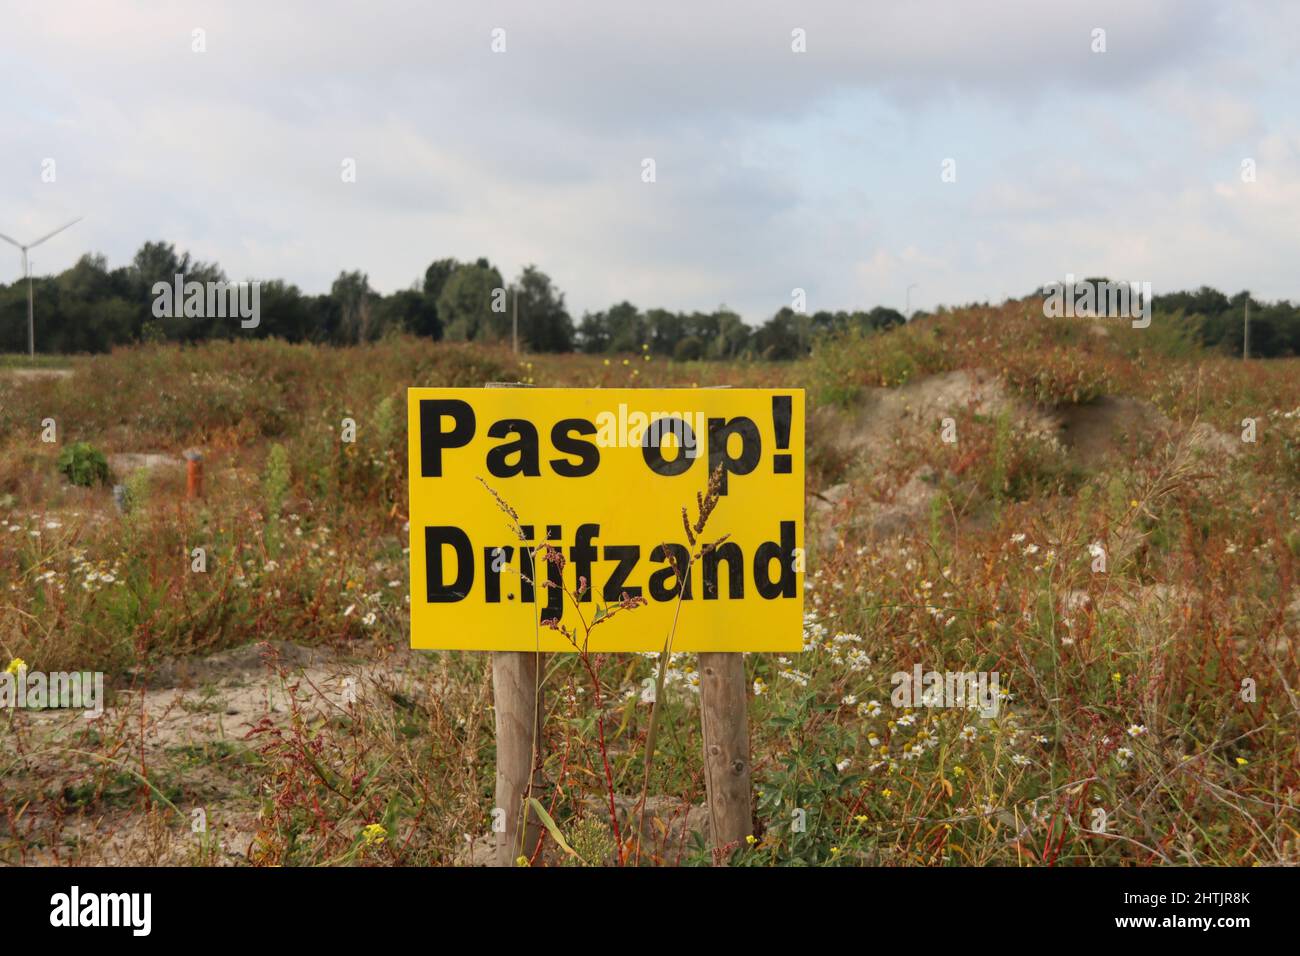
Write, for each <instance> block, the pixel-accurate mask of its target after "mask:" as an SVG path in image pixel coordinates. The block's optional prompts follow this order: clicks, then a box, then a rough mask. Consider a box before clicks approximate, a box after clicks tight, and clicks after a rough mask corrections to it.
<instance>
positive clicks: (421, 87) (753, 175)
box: [0, 0, 1300, 322]
mask: <svg viewBox="0 0 1300 956" xmlns="http://www.w3.org/2000/svg"><path fill="white" fill-rule="evenodd" d="M0 15H2V19H0V22H2V23H3V24H4V28H3V31H0V78H2V79H3V89H4V96H3V102H4V104H5V106H6V110H5V113H6V115H5V117H4V122H3V123H2V124H0V232H4V233H7V234H9V235H12V236H15V237H16V238H19V239H25V238H28V237H35V236H37V235H40V234H42V233H44V232H47V231H49V230H50V229H52V228H54V227H55V226H57V225H60V224H61V223H62V222H63V221H65V220H66V219H68V218H71V217H73V216H77V215H84V216H86V220H85V222H82V223H80V224H78V225H77V226H75V227H74V228H73V229H71V230H69V231H68V232H66V233H64V234H62V235H60V236H58V237H57V238H55V239H53V240H51V241H50V242H49V243H48V244H46V245H44V246H42V247H40V248H39V249H37V250H35V251H34V252H33V253H32V255H33V259H34V262H35V270H36V272H37V273H38V274H39V273H47V272H52V271H57V270H61V269H63V268H66V267H67V266H69V265H71V264H72V263H73V262H75V261H76V259H77V257H78V256H80V255H81V254H82V253H84V252H87V251H96V252H102V253H104V254H105V255H106V256H107V257H108V260H109V264H110V266H117V265H122V264H125V263H126V262H127V261H129V259H130V257H131V256H132V254H133V253H134V251H135V250H136V249H137V248H138V247H139V245H140V244H141V243H142V242H143V241H144V240H146V239H166V240H168V241H172V242H175V243H176V245H177V247H178V248H180V249H187V250H189V251H191V252H192V253H193V254H194V255H195V256H197V257H198V258H200V259H204V260H216V261H217V262H219V263H220V264H221V265H222V266H223V267H224V268H225V270H226V272H227V273H228V275H230V276H231V278H237V279H248V278H273V277H278V278H285V279H288V280H290V281H292V282H295V283H297V284H298V285H299V286H301V287H302V289H303V290H304V291H307V292H322V291H325V290H327V289H328V287H329V283H330V281H331V280H332V279H333V277H334V276H335V275H337V274H338V272H339V271H340V270H342V269H361V270H363V271H365V272H367V273H368V274H369V276H370V281H371V284H372V286H374V287H375V288H377V289H379V290H380V291H383V292H391V291H393V290H395V289H398V288H403V287H406V286H409V285H410V284H411V283H412V282H413V281H415V280H416V279H418V278H419V277H421V276H422V275H423V272H424V268H425V266H426V265H428V263H429V262H430V261H431V260H433V259H435V258H440V257H444V256H454V257H456V258H460V259H473V258H475V257H477V256H480V255H485V256H488V257H489V258H490V259H491V260H492V261H493V262H494V263H495V264H497V265H498V266H499V267H500V268H501V269H502V271H503V273H505V274H506V275H507V277H512V276H514V275H515V274H517V272H518V270H519V268H520V267H521V266H523V265H525V264H527V263H536V264H537V265H538V266H540V267H541V268H542V269H543V270H544V271H545V272H547V273H548V274H549V275H550V276H551V277H552V278H553V279H554V280H555V281H556V283H557V284H558V285H559V286H560V288H561V289H562V290H563V291H564V292H565V293H566V295H567V299H568V303H569V307H570V311H571V312H573V313H574V315H575V317H577V316H579V315H580V314H581V313H582V312H583V311H584V310H588V309H599V308H604V307H605V306H607V305H609V304H611V303H613V302H615V301H618V300H621V299H625V298H626V299H630V300H631V301H633V302H635V303H636V304H638V305H640V306H642V307H650V306H664V307H667V308H674V309H712V308H714V307H716V306H718V305H720V304H724V303H725V304H726V305H729V306H731V307H732V308H735V309H737V310H738V311H739V312H740V313H741V314H742V315H743V316H744V317H745V318H746V319H747V320H749V321H751V322H757V321H761V320H762V319H764V318H766V317H767V316H768V315H770V314H771V313H772V312H773V311H775V310H776V309H777V308H778V307H780V306H781V305H784V304H789V302H790V298H791V290H792V289H794V288H796V287H798V288H802V289H805V290H806V292H807V302H808V308H809V310H810V311H815V310H817V309H822V308H830V309H836V308H855V307H870V306H872V305H875V304H879V303H883V304H886V305H890V306H893V307H895V308H902V306H903V303H904V297H905V290H906V288H907V287H908V286H909V285H911V284H913V283H915V284H916V286H917V288H916V289H915V290H914V292H913V293H912V305H913V307H925V308H931V307H933V306H935V305H936V304H939V303H949V304H952V303H960V302H967V301H972V300H983V299H1000V298H1001V297H1002V296H1005V295H1010V294H1017V295H1019V294H1023V293H1025V292H1028V291H1030V290H1031V289H1033V288H1035V287H1036V286H1038V285H1040V284H1042V283H1044V282H1048V281H1051V280H1052V279H1059V278H1062V277H1063V276H1064V275H1065V274H1066V273H1067V272H1070V273H1074V274H1076V275H1079V276H1084V275H1099V274H1105V275H1109V276H1111V277H1112V278H1116V279H1131V280H1145V281H1150V282H1151V283H1152V284H1153V287H1154V290H1155V291H1156V292H1157V293H1159V292H1161V291H1170V290H1172V289H1176V288H1183V287H1191V286H1196V285H1200V284H1202V283H1206V284H1210V285H1214V286H1217V287H1219V288H1221V289H1224V290H1225V291H1229V292H1233V291H1237V290H1239V289H1242V288H1249V289H1250V290H1252V291H1253V292H1254V293H1255V294H1256V295H1257V296H1260V297H1263V298H1269V299H1273V298H1291V299H1300V243H1298V242H1297V239H1296V236H1297V232H1298V230H1300V3H1296V2H1278V3H1264V2H1214V3H1211V2H1201V0H1150V2H1144V0H1092V2H1087V3H1073V2H1061V0H1053V2H1046V0H1023V2H1022V0H1014V2H1000V3H987V4H985V3H978V2H976V0H933V2H926V0H907V2H897V0H895V2H888V3H884V2H876V0H834V2H827V0H823V2H817V0H797V2H788V3H776V2H763V0H743V2H721V0H686V2H674V0H659V2H633V0H618V2H614V0H593V2H567V0H551V2H538V0H527V2H510V3H505V2H491V0H472V2H471V0H463V2H456V3H446V2H438V0H432V2H431V0H419V2H414V0H412V2H384V0H365V2H353V3H348V4H341V3H333V2H322V0H312V2H286V0H259V2H243V0H234V2H232V0H222V2H210V3H186V2H168V3H165V4H164V3H160V2H144V0H142V2H136V3H127V2H109V0H97V2H86V3H80V2H59V3H49V2H47V0H40V2H31V3H27V2H9V0H3V2H0ZM497 28H500V29H502V30H504V31H505V47H506V49H505V52H503V53H494V52H493V50H492V42H493V36H492V32H493V30H494V29H497ZM1096 28H1102V29H1104V30H1105V45H1106V51H1105V52H1104V53H1096V52H1093V46H1094V44H1095V42H1096V41H1095V40H1094V34H1093V31H1094V30H1095V29H1096ZM196 29H201V30H203V31H205V32H204V42H205V43H206V51H205V52H201V53H197V52H194V51H193V49H192V48H193V46H194V44H195V39H194V31H195V30H196ZM796 29H799V30H803V31H805V36H806V52H803V53H797V52H794V51H793V50H792V43H793V42H794V41H793V40H792V31H794V30H796ZM646 158H653V160H654V161H655V173H656V181H655V182H653V183H646V182H643V181H642V169H643V163H642V161H643V160H644V159H646ZM48 159H53V160H54V167H53V169H54V173H55V179H54V182H44V181H43V180H42V170H43V168H44V169H47V170H48V168H49V167H48V165H45V166H43V163H45V161H46V160H48ZM345 159H353V160H355V164H356V166H355V168H356V181H355V182H344V181H343V175H342V172H343V164H344V161H345ZM946 159H952V160H954V161H955V171H956V181H955V182H944V181H943V178H942V176H941V174H942V172H943V164H944V161H945V160H946ZM1247 159H1249V160H1252V161H1253V162H1254V164H1255V171H1256V175H1255V181H1254V182H1243V178H1242V163H1243V160H1247ZM18 274H19V260H18V254H17V251H16V250H12V251H11V253H6V252H3V250H0V275H4V276H6V278H9V279H11V278H13V277H16V276H17V275H18Z"/></svg>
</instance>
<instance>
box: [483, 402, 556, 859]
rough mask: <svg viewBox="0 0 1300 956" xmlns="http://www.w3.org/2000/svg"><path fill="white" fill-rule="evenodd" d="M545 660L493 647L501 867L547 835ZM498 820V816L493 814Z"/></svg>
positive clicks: (527, 854) (528, 852)
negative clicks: (534, 806)
mask: <svg viewBox="0 0 1300 956" xmlns="http://www.w3.org/2000/svg"><path fill="white" fill-rule="evenodd" d="M487 387H488V388H527V387H528V386H527V385H524V384H522V383H516V382H490V383H488V385H487ZM545 666H546V665H545V659H544V656H543V655H542V654H539V653H536V652H532V651H493V652H492V701H493V705H494V708H495V710H496V735H497V780H496V809H500V810H503V811H504V812H505V818H504V821H503V822H504V823H505V826H504V828H502V829H496V830H495V836H496V847H495V850H496V864H497V866H514V865H515V861H516V860H517V859H518V858H519V857H521V856H523V857H527V858H528V859H530V860H531V859H532V856H533V853H534V852H535V851H536V849H537V845H538V841H539V840H540V839H541V836H542V827H541V821H540V820H539V819H538V818H537V814H535V813H533V812H531V811H526V810H525V808H524V800H525V799H526V798H527V797H529V796H537V797H539V798H540V796H541V794H542V792H543V782H542V777H541V757H540V751H541V741H542V718H543V716H544V714H545V713H546V704H545V701H546V698H545V695H544V694H543V692H542V689H541V678H542V675H543V674H544V673H545ZM493 817H494V819H493V824H494V827H495V825H496V819H495V817H496V815H495V814H493Z"/></svg>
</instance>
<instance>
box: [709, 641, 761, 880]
mask: <svg viewBox="0 0 1300 956" xmlns="http://www.w3.org/2000/svg"><path fill="white" fill-rule="evenodd" d="M746 707H747V702H746V693H745V655H744V654H738V653H721V652H719V653H701V654H700V721H701V724H702V728H703V736H704V782H705V787H706V791H707V796H708V803H709V828H710V830H711V832H712V836H713V849H714V854H715V862H717V863H721V862H723V860H724V854H726V853H728V852H730V850H729V848H731V849H734V847H735V845H736V844H737V843H739V842H741V841H743V840H744V839H745V837H747V836H749V835H750V834H752V833H753V832H754V817H753V812H752V807H751V803H750V781H749V717H748V713H747V711H746Z"/></svg>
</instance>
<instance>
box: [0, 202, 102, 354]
mask: <svg viewBox="0 0 1300 956" xmlns="http://www.w3.org/2000/svg"><path fill="white" fill-rule="evenodd" d="M83 218H85V217H84V216H78V217H77V218H76V219H74V220H72V222H70V223H67V224H66V225H63V226H59V228H58V229H55V230H54V231H53V232H51V233H47V234H45V235H43V236H41V238H39V239H34V240H32V241H31V242H29V243H27V244H26V245H23V244H22V243H21V242H18V241H17V240H15V239H10V238H9V237H8V236H6V235H5V234H4V233H2V232H0V239H3V240H4V241H5V242H7V243H9V244H10V245H11V246H17V247H18V250H19V251H20V252H22V254H23V275H25V276H26V277H27V354H28V355H30V356H31V357H32V358H35V357H36V320H35V319H33V318H32V311H33V306H32V272H31V269H29V268H28V266H27V250H28V249H34V248H36V247H37V246H39V245H40V244H41V243H42V242H44V241H45V240H46V239H53V238H54V237H55V236H57V235H58V234H59V233H61V232H62V231H63V230H64V229H67V228H68V226H75V225H76V224H77V223H79V222H81V220H82V219H83Z"/></svg>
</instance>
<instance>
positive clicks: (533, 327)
mask: <svg viewBox="0 0 1300 956" xmlns="http://www.w3.org/2000/svg"><path fill="white" fill-rule="evenodd" d="M178 274H180V275H183V276H184V277H185V279H186V281H187V282H188V281H197V282H200V283H206V282H226V281H228V279H227V277H226V275H225V273H224V272H223V271H222V269H221V267H220V266H218V265H217V264H216V263H208V262H201V261H198V260H196V259H193V258H192V257H191V256H190V254H189V253H187V252H177V250H176V248H175V246H174V245H173V244H171V243H165V242H146V243H145V244H144V245H143V246H141V247H140V250H139V251H138V252H136V254H135V256H134V257H133V258H132V260H131V262H130V264H129V265H126V266H121V267H118V268H116V269H110V268H109V267H108V263H107V261H106V260H105V258H104V256H102V255H98V254H87V255H84V256H82V257H81V258H80V259H79V260H78V261H77V263H76V264H75V265H74V266H72V267H71V268H70V269H67V270H65V271H63V272H61V273H59V274H58V275H55V276H43V277H39V278H35V279H33V293H34V299H35V314H36V347H37V350H38V351H41V352H47V353H66V352H104V351H107V350H109V349H110V348H112V347H113V346H115V345H126V344H130V343H133V342H153V341H175V342H184V343H193V342H199V341H203V340H205V339H211V338H232V337H234V336H235V335H251V336H254V337H262V338H266V337H276V338H281V339H285V340H287V341H290V342H320V343H329V344H335V345H351V344H356V343H360V342H368V341H373V340H375V339H378V338H380V337H382V336H384V335H386V334H389V333H390V332H405V333H410V334H413V335H420V336H426V337H429V338H433V339H444V340H447V341H454V342H471V341H472V342H507V343H508V342H510V341H511V337H512V329H513V322H514V316H515V311H516V309H517V312H518V324H519V344H520V346H521V348H523V349H526V350H527V351H530V352H571V351H581V352H586V353H589V354H614V353H627V352H643V351H645V352H650V353H652V354H655V355H660V356H667V357H672V358H675V359H678V360H693V359H735V358H742V357H750V358H758V359H765V360H774V361H779V360H785V359H794V358H798V357H800V356H803V355H807V354H808V353H809V352H810V351H811V350H812V347H813V344H814V342H815V341H816V340H817V339H818V338H819V337H821V336H823V335H826V334H831V333H837V332H844V331H848V330H851V329H860V330H873V329H885V328H889V327H891V326H893V325H897V324H900V323H902V322H903V321H904V316H903V315H902V313H900V312H898V311H896V310H894V309H890V308H886V307H884V306H876V307H875V308H873V309H871V310H869V311H861V310H858V311H851V312H848V311H836V312H831V311H824V310H823V311H818V312H813V313H807V312H804V311H796V310H795V309H793V308H791V307H789V306H786V307H783V308H781V309H779V310H778V311H777V312H776V313H775V314H774V315H772V316H771V318H769V319H767V320H766V321H765V322H763V323H762V324H760V325H758V326H750V325H748V324H747V323H745V322H744V321H743V320H742V319H741V317H740V316H739V315H738V314H737V313H736V312H733V311H732V310H730V309H728V308H726V307H725V306H724V307H720V308H718V309H716V310H714V311H712V312H698V311H697V312H673V311H670V310H668V309H655V308H652V309H644V310H643V309H640V308H638V307H637V306H635V305H633V304H632V303H631V302H626V301H624V302H619V303H617V304H615V305H612V306H610V307H609V308H607V309H602V310H600V311H597V312H587V313H585V314H584V315H583V316H582V317H581V318H580V319H579V320H577V321H576V322H575V321H574V319H573V317H572V316H571V315H570V314H569V311H568V309H567V308H566V306H565V303H564V294H563V292H561V291H560V290H559V289H558V288H557V287H556V285H555V283H554V282H552V281H551V279H550V277H549V276H547V275H546V273H544V272H542V271H541V270H540V269H538V268H537V267H536V266H532V265H530V266H527V267H525V268H524V269H523V270H522V271H521V272H520V273H519V275H518V276H517V277H516V278H515V279H514V280H513V281H512V282H510V283H506V282H505V280H504V279H503V277H502V275H501V272H500V270H498V269H497V268H496V266H494V265H493V264H492V263H491V262H490V261H488V260H487V259H486V258H479V259H476V260H473V261H467V262H461V261H458V260H456V259H451V258H446V259H438V260H435V261H434V262H432V263H431V264H430V265H429V267H428V268H427V269H426V270H425V272H424V276H423V279H422V280H417V281H416V282H414V283H412V284H411V286H410V287H409V288H406V289H401V290H399V291H397V292H394V293H392V294H390V295H382V294H380V293H378V292H376V291H375V290H374V289H372V288H371V287H370V281H369V277H368V276H367V275H366V274H365V273H364V272H360V271H355V272H341V273H340V274H339V276H338V278H336V279H335V280H334V282H333V283H332V285H331V287H330V290H329V292H327V293H325V294H322V295H309V294H306V293H304V292H302V291H301V290H300V289H299V288H298V287H297V286H295V285H293V284H292V283H288V282H284V281H282V280H279V279H272V280H266V281H262V282H260V284H259V305H260V314H259V322H258V325H257V327H256V328H253V329H241V328H240V325H239V323H238V322H237V321H232V320H231V319H229V318H222V317H216V316H211V315H192V316H185V315H182V314H177V315H174V316H170V317H159V316H156V315H155V314H154V312H155V310H154V302H155V298H156V297H155V295H154V292H153V289H154V285H155V283H158V282H164V283H167V284H171V283H172V282H173V281H174V279H175V277H176V275H178ZM1247 298H1248V294H1247V293H1245V292H1241V293H1238V294H1237V295H1236V296H1233V297H1231V298H1229V297H1228V296H1226V295H1224V294H1223V293H1221V292H1218V291H1217V290H1215V289H1210V288H1208V287H1202V288H1201V289H1199V290H1197V291H1196V292H1177V293H1173V294H1170V295H1163V296H1156V297H1155V298H1154V308H1155V311H1156V312H1158V313H1161V314H1172V315H1177V316H1180V317H1181V318H1180V320H1179V321H1180V322H1182V323H1184V324H1185V325H1186V327H1187V328H1188V330H1189V331H1190V332H1191V333H1192V335H1193V336H1194V337H1195V338H1196V339H1197V340H1199V341H1200V342H1201V343H1203V344H1205V345H1207V346H1210V347H1220V348H1224V349H1226V350H1231V351H1235V352H1237V353H1240V350H1241V344H1242V330H1241V326H1242V323H1241V313H1242V310H1243V308H1244V305H1245V302H1246V299H1247ZM1250 303H1251V328H1250V350H1251V354H1252V355H1256V356H1267V355H1296V354H1300V307H1297V306H1292V305H1291V304H1290V303H1289V302H1286V301H1282V302H1276V303H1271V304H1269V303H1261V302H1257V301H1256V300H1254V299H1250ZM176 311H177V312H180V311H181V310H179V309H178V310H176ZM915 317H916V316H915V315H914V316H913V318H915ZM26 348H27V284H26V281H25V280H23V279H19V280H18V281H16V282H14V283H12V284H10V285H7V286H6V285H3V284H0V353H3V352H23V351H26Z"/></svg>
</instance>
